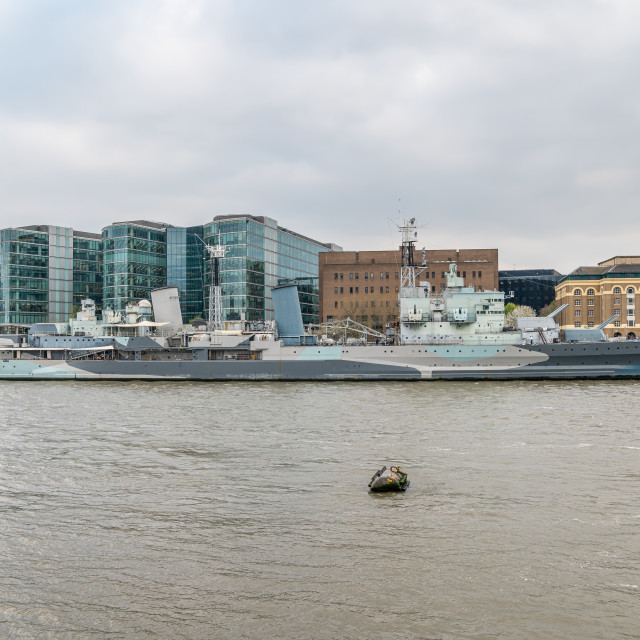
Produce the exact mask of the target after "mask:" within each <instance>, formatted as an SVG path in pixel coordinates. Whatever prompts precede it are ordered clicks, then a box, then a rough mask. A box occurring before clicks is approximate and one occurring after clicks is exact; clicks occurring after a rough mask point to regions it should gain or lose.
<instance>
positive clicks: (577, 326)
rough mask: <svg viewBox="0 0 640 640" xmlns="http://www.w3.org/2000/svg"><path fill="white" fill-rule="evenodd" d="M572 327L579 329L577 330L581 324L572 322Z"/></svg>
mask: <svg viewBox="0 0 640 640" xmlns="http://www.w3.org/2000/svg"><path fill="white" fill-rule="evenodd" d="M573 326H574V327H575V328H576V329H579V328H580V327H581V326H582V322H574V323H573Z"/></svg>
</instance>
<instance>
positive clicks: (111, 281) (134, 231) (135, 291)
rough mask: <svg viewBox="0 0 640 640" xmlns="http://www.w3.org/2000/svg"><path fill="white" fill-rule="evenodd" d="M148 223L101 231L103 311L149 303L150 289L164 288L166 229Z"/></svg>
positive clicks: (113, 226)
mask: <svg viewBox="0 0 640 640" xmlns="http://www.w3.org/2000/svg"><path fill="white" fill-rule="evenodd" d="M149 224H150V226H146V225H145V224H144V223H141V224H134V223H122V224H114V225H111V226H109V227H105V228H104V229H103V230H102V243H103V245H102V249H103V254H102V260H103V262H102V274H103V278H102V285H103V287H102V295H103V306H104V308H105V309H106V308H107V307H110V308H112V309H113V310H114V311H124V309H125V306H126V305H127V304H128V303H137V302H138V301H139V300H142V299H147V300H150V299H151V290H152V289H155V288H157V287H164V286H166V284H167V242H166V230H165V229H166V227H164V226H161V225H159V224H155V223H149ZM151 225H153V226H151ZM167 226H168V225H167Z"/></svg>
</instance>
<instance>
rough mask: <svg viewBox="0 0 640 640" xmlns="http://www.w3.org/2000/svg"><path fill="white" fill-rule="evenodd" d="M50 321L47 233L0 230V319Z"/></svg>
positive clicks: (28, 322)
mask: <svg viewBox="0 0 640 640" xmlns="http://www.w3.org/2000/svg"><path fill="white" fill-rule="evenodd" d="M48 320H49V234H48V233H47V232H37V231H31V230H29V229H1V230H0V322H3V323H14V322H15V323H17V324H31V323H34V322H47V321H48Z"/></svg>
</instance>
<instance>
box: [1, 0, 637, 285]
mask: <svg viewBox="0 0 640 640" xmlns="http://www.w3.org/2000/svg"><path fill="white" fill-rule="evenodd" d="M639 121H640V2H638V1H637V0H603V1H599V0H536V1H535V2H531V1H529V0H527V1H524V0H439V1H437V2H436V1H433V0H408V1H402V0H395V1H393V2H392V1H391V0H387V1H384V2H383V1H381V0H360V1H356V0H336V1H333V0H323V1H322V2H312V1H307V2H300V1H299V0H290V1H288V2H285V1H281V0H224V1H219V0H203V1H198V0H193V1H186V0H184V1H178V0H176V1H162V0H148V1H146V0H123V1H120V0H103V1H97V0H96V1H87V0H76V1H73V0H54V1H47V0H0V198H1V207H0V226H1V227H6V226H18V225H24V224H59V225H65V226H72V227H74V228H76V229H81V230H85V231H99V230H100V229H101V227H103V226H105V225H107V224H110V223H111V222H113V221H117V220H126V219H142V218H144V219H150V220H156V221H162V222H167V223H170V224H174V225H191V224H202V223H204V222H207V221H210V220H211V219H212V218H213V216H215V215H220V214H230V213H247V214H252V215H266V216H270V217H273V218H275V219H276V220H278V222H279V223H280V224H281V225H282V226H285V227H288V228H290V229H293V230H295V231H298V232H300V233H303V234H305V235H308V236H311V237H313V238H316V239H318V240H321V241H323V242H334V243H336V244H339V245H341V246H343V247H344V248H345V249H352V250H354V249H358V250H367V249H389V248H393V247H395V246H396V245H397V244H398V242H399V234H398V233H397V232H396V231H395V227H394V225H393V221H394V220H397V219H398V218H400V217H406V218H409V217H415V218H416V219H417V220H418V222H419V223H420V224H421V225H424V227H422V228H421V229H420V234H419V246H420V247H421V246H423V245H424V246H427V247H431V248H434V249H456V248H460V249H462V248H496V247H497V248H498V249H499V251H500V265H501V268H514V267H515V268H533V267H540V268H557V269H558V270H559V271H561V272H563V273H566V272H568V271H570V270H572V269H574V268H575V267H577V266H579V265H582V264H595V263H596V262H598V261H601V260H604V259H606V258H609V257H611V256H612V255H616V254H618V255H625V254H627V255H628V254H640V215H639V213H640V179H639V178H640V135H639V126H638V125H639Z"/></svg>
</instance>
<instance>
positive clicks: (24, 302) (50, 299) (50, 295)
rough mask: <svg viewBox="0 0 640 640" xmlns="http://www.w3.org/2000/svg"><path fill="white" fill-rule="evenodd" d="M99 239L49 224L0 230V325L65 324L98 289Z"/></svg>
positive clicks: (99, 291)
mask: <svg viewBox="0 0 640 640" xmlns="http://www.w3.org/2000/svg"><path fill="white" fill-rule="evenodd" d="M100 254H101V248H100V236H98V235H96V234H90V233H84V232H82V231H74V230H73V229H71V228H69V227H57V226H51V225H34V226H25V227H20V228H16V229H0V322H1V323H16V324H32V323H34V322H60V323H64V322H67V321H68V320H69V317H70V316H71V314H72V311H73V305H74V304H75V303H76V300H77V303H78V304H79V300H80V299H81V298H83V297H86V295H93V296H94V297H95V298H97V299H98V300H99V299H100V294H101V290H102V281H101V273H100V268H99V264H100Z"/></svg>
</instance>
